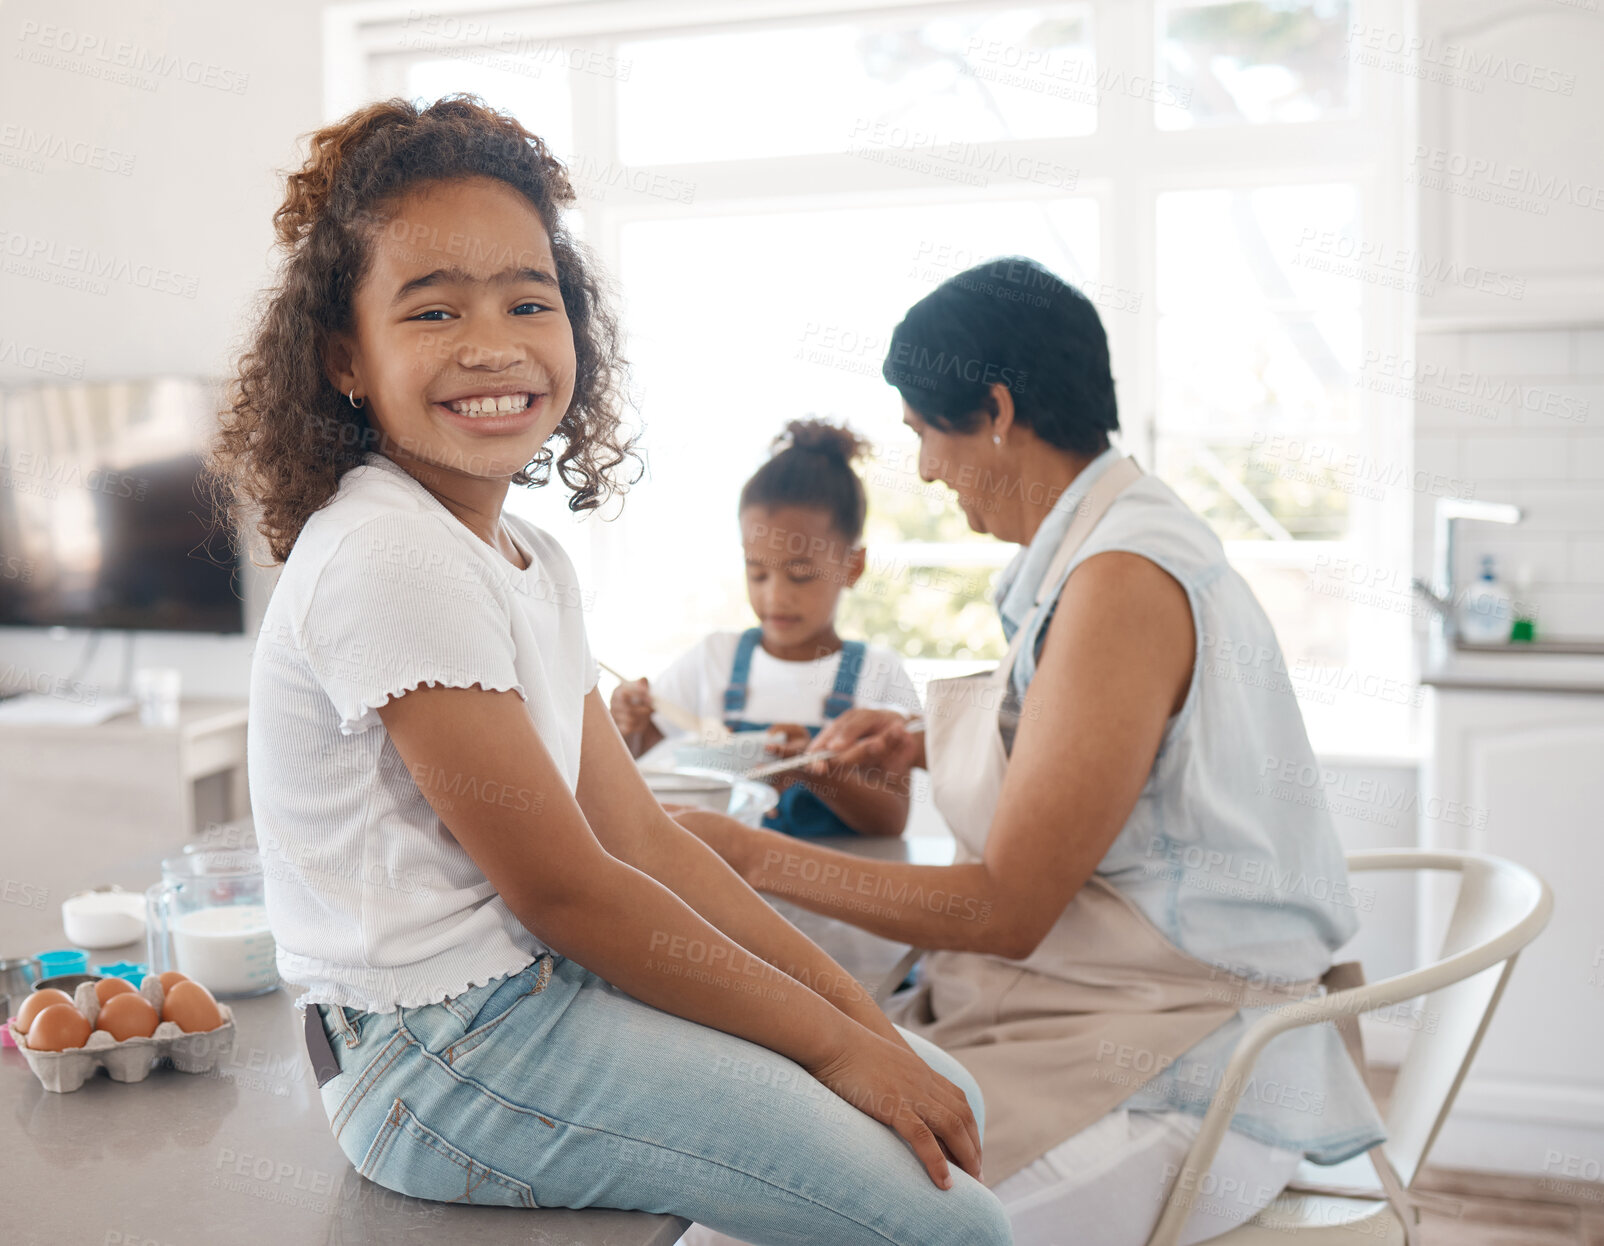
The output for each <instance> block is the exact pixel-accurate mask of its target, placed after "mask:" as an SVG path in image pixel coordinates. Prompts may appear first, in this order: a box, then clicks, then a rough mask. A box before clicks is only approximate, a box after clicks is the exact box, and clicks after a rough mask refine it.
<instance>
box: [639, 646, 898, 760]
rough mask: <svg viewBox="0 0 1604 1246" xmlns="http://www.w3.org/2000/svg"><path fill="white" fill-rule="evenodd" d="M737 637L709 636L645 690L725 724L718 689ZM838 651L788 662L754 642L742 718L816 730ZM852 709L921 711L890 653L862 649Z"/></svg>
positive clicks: (655, 718) (674, 731) (725, 682)
mask: <svg viewBox="0 0 1604 1246" xmlns="http://www.w3.org/2000/svg"><path fill="white" fill-rule="evenodd" d="M741 635H742V633H740V632H714V633H712V634H711V635H709V636H705V637H703V638H702V640H701V641H699V642H698V643H697V644H695V645H694V646H692V647H691V648H690V649H688V650H686V652H684V653H682V654H681V655H680V656H679V657H677V658H675V659H674V661H673V662H672V663H670V664H669V666H668V667H667V668H666V669H665V670H664V671H663V673H662V674H660V675H658V676H657V677H656V678H655V679H649V680H647V689H648V691H650V692H651V693H652V694H653V695H654V696H660V697H663V698H665V699H666V700H669V701H672V702H674V703H675V704H676V705H680V706H683V707H684V708H686V709H688V710H691V711H692V712H693V713H696V714H697V715H699V716H701V717H703V718H713V719H717V720H718V721H719V722H723V721H724V690H725V689H726V688H727V687H729V683H730V671H731V670H732V668H733V667H734V665H735V648H736V646H737V645H738V644H739V643H740V639H741ZM841 653H842V651H841V650H839V649H837V650H836V651H835V652H834V653H832V654H828V655H826V656H825V657H822V658H817V659H814V660H813V661H808V662H787V661H783V660H782V659H780V658H776V657H774V656H773V655H772V654H770V653H769V652H768V651H767V650H766V649H764V648H763V646H762V645H761V644H759V645H758V646H757V647H756V648H754V649H753V650H752V666H751V669H750V671H748V673H747V680H746V708H745V709H743V710H742V711H741V712H740V716H741V718H743V719H745V720H746V721H747V722H759V723H798V724H800V725H801V726H804V727H822V726H823V725H824V702H825V700H826V698H828V697H829V695H830V690H831V689H832V688H834V687H835V676H836V672H837V671H838V670H839V669H840V667H841ZM852 703H853V704H854V705H858V706H863V707H864V708H866V709H893V710H898V711H900V712H901V713H904V714H916V713H918V712H919V693H918V692H917V691H916V690H915V688H914V686H913V680H911V679H910V678H908V672H907V670H906V669H905V668H904V667H903V665H902V659H901V658H900V657H899V656H898V655H897V653H896V651H895V650H892V649H888V648H886V647H885V646H884V645H869V646H868V647H867V651H866V652H865V653H864V655H863V665H862V667H861V668H860V669H859V672H858V686H857V690H856V691H855V692H854V693H853V694H852ZM652 722H653V723H654V724H656V726H657V729H658V730H659V731H661V732H662V733H663V735H664V736H665V737H666V738H672V737H674V736H678V735H685V734H687V733H686V731H685V730H684V729H683V728H681V727H676V726H675V725H674V724H673V723H671V722H669V721H668V720H667V719H666V718H664V717H663V716H662V714H653V715H652Z"/></svg>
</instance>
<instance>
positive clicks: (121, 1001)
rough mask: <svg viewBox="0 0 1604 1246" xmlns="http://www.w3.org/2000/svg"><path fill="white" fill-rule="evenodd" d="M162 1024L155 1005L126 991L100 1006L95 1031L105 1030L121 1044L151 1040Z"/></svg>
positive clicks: (134, 992) (136, 993)
mask: <svg viewBox="0 0 1604 1246" xmlns="http://www.w3.org/2000/svg"><path fill="white" fill-rule="evenodd" d="M160 1022H161V1018H160V1017H158V1016H157V1015H156V1007H155V1005H154V1004H152V1003H151V1002H150V1001H149V1000H148V999H146V998H145V997H144V996H143V995H141V994H139V993H138V992H137V991H124V992H121V993H120V994H117V995H113V996H112V997H111V998H110V999H109V1000H107V1001H106V1002H105V1003H104V1004H102V1005H101V1006H100V1020H98V1021H96V1022H95V1029H97V1030H105V1031H106V1033H108V1034H110V1035H111V1036H112V1037H113V1038H115V1039H116V1040H117V1041H118V1042H119V1043H120V1042H122V1041H123V1039H125V1038H149V1037H150V1036H151V1035H152V1034H154V1033H155V1032H156V1026H157V1025H158V1024H160Z"/></svg>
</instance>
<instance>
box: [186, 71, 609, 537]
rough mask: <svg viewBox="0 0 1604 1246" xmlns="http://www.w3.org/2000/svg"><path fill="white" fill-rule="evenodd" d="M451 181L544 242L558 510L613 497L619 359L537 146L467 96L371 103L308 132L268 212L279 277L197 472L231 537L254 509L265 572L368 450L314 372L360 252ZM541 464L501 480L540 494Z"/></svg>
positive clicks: (589, 270)
mask: <svg viewBox="0 0 1604 1246" xmlns="http://www.w3.org/2000/svg"><path fill="white" fill-rule="evenodd" d="M466 177H490V178H495V179H496V180H498V181H501V182H505V183H506V184H507V185H508V186H510V187H512V188H513V189H514V190H516V191H518V192H519V193H520V194H522V195H523V196H524V198H525V199H527V200H528V201H529V203H530V204H531V205H532V206H533V207H534V209H535V211H536V212H538V213H539V214H540V219H541V222H542V224H544V225H545V227H546V233H547V234H548V235H549V236H550V239H551V252H552V258H553V260H554V261H555V262H556V266H557V282H558V286H559V288H560V290H561V292H562V299H563V304H564V307H565V309H566V311H567V313H568V320H569V323H570V325H571V326H572V329H573V335H574V359H575V364H576V369H575V375H574V395H573V400H572V401H571V402H570V403H569V406H568V410H567V412H566V413H565V414H564V415H563V418H562V421H561V422H560V423H559V424H558V425H557V429H556V431H557V433H558V434H560V435H561V436H562V438H563V439H564V446H563V450H562V453H561V455H560V456H559V457H557V458H556V468H557V472H558V474H559V475H560V476H561V477H562V479H563V483H564V484H566V485H567V486H568V488H569V489H570V490H571V491H572V495H571V496H570V497H569V499H568V507H569V509H570V510H575V511H580V510H590V509H593V508H595V507H597V506H600V505H602V504H603V503H604V502H606V501H607V500H608V498H609V497H610V496H611V495H612V494H613V493H615V492H617V493H621V492H623V486H624V483H625V482H620V481H617V480H614V479H613V478H612V470H613V469H614V468H616V467H617V466H618V465H619V464H621V463H622V462H623V461H624V460H625V458H626V457H635V455H634V450H633V443H632V442H631V441H628V440H626V439H624V438H623V436H622V435H621V432H620V429H621V423H620V407H621V405H622V400H623V395H624V387H625V361H624V359H623V357H622V355H621V353H620V345H619V331H618V323H617V320H616V318H615V317H614V315H613V312H612V311H611V310H610V308H609V307H608V305H607V302H606V299H605V297H604V283H603V279H602V276H601V273H600V271H599V270H598V269H597V267H596V264H595V260H594V259H593V258H592V257H591V255H590V253H589V251H588V250H586V248H584V247H583V246H582V244H580V243H579V242H578V241H577V240H575V239H574V238H573V237H572V236H571V235H570V234H569V233H568V231H567V230H566V229H565V228H564V226H563V223H562V219H561V217H560V215H559V213H560V210H561V208H562V207H563V206H565V205H567V204H570V203H573V202H574V191H573V187H572V186H571V185H570V183H569V180H568V174H567V171H566V170H565V169H564V168H563V165H562V164H561V162H560V161H558V160H557V158H556V157H554V156H553V155H552V154H551V152H550V151H549V150H548V149H547V147H546V145H545V143H544V142H542V141H541V139H540V138H538V137H537V136H536V135H534V134H531V133H530V132H529V131H528V130H526V129H524V127H523V126H521V125H520V124H519V123H518V122H517V121H515V120H514V119H513V118H512V117H511V116H509V115H507V114H505V113H501V112H498V111H496V110H495V109H493V108H490V107H489V106H487V105H486V104H485V103H484V102H483V101H482V100H481V99H480V98H479V97H478V96H476V95H471V94H466V93H459V94H454V95H448V96H445V97H443V98H441V99H440V100H438V101H436V102H435V103H433V104H429V105H426V106H420V105H415V104H412V103H410V102H408V101H407V100H403V99H390V100H383V101H380V102H378V103H373V104H369V105H367V106H366V107H364V108H360V109H358V110H357V111H356V112H354V113H352V114H351V115H350V116H348V117H346V118H344V119H343V120H340V121H337V122H335V123H334V124H332V125H328V126H325V127H324V128H322V129H321V130H318V131H317V132H316V133H314V134H313V135H312V136H311V144H310V151H309V154H308V156H307V159H306V162H305V164H303V165H302V167H301V168H300V169H298V170H296V171H294V172H292V173H290V174H289V175H288V181H287V185H286V191H285V196H284V202H283V203H282V204H281V205H280V206H279V209H278V211H276V212H275V213H274V214H273V227H274V232H275V233H276V235H277V238H278V245H279V247H280V248H281V249H282V250H283V251H284V253H285V254H284V257H283V260H282V263H281V267H280V270H279V279H278V282H277V284H276V285H275V286H274V287H273V288H272V289H270V290H268V291H267V292H266V294H265V295H264V299H263V305H262V307H261V310H260V312H259V315H258V317H257V321H256V327H255V329H254V331H253V333H252V337H251V340H250V342H249V345H248V348H247V349H246V350H245V352H244V353H243V354H242V355H241V357H240V360H239V365H238V371H237V375H236V376H235V377H234V379H233V382H232V383H231V385H230V387H229V393H228V397H227V400H226V401H227V406H226V408H225V409H224V410H223V411H222V412H221V428H220V431H219V433H218V436H217V439H216V441H215V443H214V444H213V447H212V453H211V457H210V460H209V464H208V466H209V468H210V473H209V475H210V479H211V481H212V483H213V487H214V489H215V491H216V492H217V493H218V494H219V495H220V499H219V500H220V501H221V502H222V503H223V504H224V505H226V506H228V507H229V509H230V510H232V512H233V514H234V518H235V520H236V525H237V530H240V531H242V530H243V528H244V526H245V523H246V521H247V519H248V512H249V511H250V510H251V509H252V508H253V507H254V508H255V509H256V510H257V511H258V512H259V513H258V515H257V524H256V527H257V530H258V531H260V532H261V534H262V535H263V536H264V537H265V538H266V539H267V544H268V549H269V551H270V552H271V554H272V556H273V559H274V561H276V562H283V561H284V560H285V559H286V558H288V557H289V553H290V549H291V548H292V547H293V546H294V544H295V538H296V537H297V536H299V535H300V532H301V529H302V527H303V526H305V524H306V521H307V519H308V518H310V517H311V515H312V513H313V512H314V511H316V510H317V509H318V508H319V507H321V506H323V505H324V504H325V503H326V502H328V501H329V500H330V499H331V498H332V497H333V496H334V494H335V491H336V490H337V489H338V488H339V483H340V477H341V476H343V475H344V474H345V473H346V472H347V471H349V470H350V469H351V468H353V467H356V466H357V465H358V464H360V463H361V462H362V457H363V455H364V454H366V453H367V452H368V451H369V450H374V449H377V448H378V446H379V440H380V439H379V430H378V429H376V428H374V427H372V426H371V425H370V424H369V422H368V419H367V411H366V410H365V409H362V410H359V409H355V408H353V407H352V406H351V405H350V403H349V402H347V400H346V396H345V395H344V394H342V393H339V392H338V391H337V390H336V389H335V388H334V386H333V385H331V384H330V383H329V380H328V377H327V375H326V374H325V372H324V351H325V349H326V347H327V345H328V342H329V339H330V337H331V335H333V334H335V333H340V332H347V331H350V330H352V329H353V328H354V320H353V313H352V300H353V298H354V296H355V294H356V292H357V289H358V288H359V287H360V285H361V283H362V280H363V278H364V277H365V276H366V274H367V272H368V268H369V265H370V263H371V255H372V244H373V242H374V240H375V239H376V238H377V236H378V235H379V234H380V233H381V232H382V230H383V229H384V228H386V227H387V226H388V225H390V224H391V218H392V216H393V213H394V211H395V209H396V207H397V205H398V203H399V201H400V200H401V198H402V197H403V196H404V195H405V194H406V193H407V192H409V191H412V190H414V189H417V188H418V187H420V186H423V185H425V184H428V183H438V182H444V181H451V180H455V179H458V178H466ZM552 461H553V455H552V451H551V450H550V449H548V448H542V449H541V450H540V452H539V453H538V454H537V455H536V456H535V458H534V459H533V460H531V462H530V463H529V464H528V465H526V466H525V468H524V469H523V470H522V471H520V472H518V474H517V475H515V476H514V477H513V482H514V483H515V484H520V485H543V484H545V483H547V481H548V480H549V479H550V472H551V467H552ZM638 478H639V474H638V473H637V475H636V477H635V479H638Z"/></svg>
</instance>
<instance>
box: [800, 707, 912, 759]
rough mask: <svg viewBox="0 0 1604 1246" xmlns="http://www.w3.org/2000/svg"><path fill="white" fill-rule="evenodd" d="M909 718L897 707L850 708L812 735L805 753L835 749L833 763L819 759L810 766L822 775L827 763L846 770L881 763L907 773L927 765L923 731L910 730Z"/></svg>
mask: <svg viewBox="0 0 1604 1246" xmlns="http://www.w3.org/2000/svg"><path fill="white" fill-rule="evenodd" d="M909 721H911V720H910V718H909V716H908V715H906V714H899V713H897V711H896V710H871V709H861V708H859V709H850V710H848V711H847V712H846V713H844V714H842V715H841V716H840V717H839V718H835V719H832V720H831V721H830V722H828V723H826V724H825V726H824V729H823V730H822V731H820V732H819V734H818V735H816V736H814V737H813V743H812V744H810V745H808V747H807V749H806V750H805V751H806V752H809V753H817V752H820V751H821V750H823V749H834V750H836V756H835V758H834V759H833V760H832V761H830V762H823V761H817V762H814V763H813V764H812V765H811V766H809V767H808V770H809V772H810V773H812V774H823V773H824V772H825V769H826V766H830V767H834V768H835V769H837V770H845V769H848V768H850V767H852V766H865V767H867V766H871V765H878V766H881V767H884V768H885V769H886V770H894V771H897V772H898V773H901V774H906V773H907V772H908V771H910V770H912V769H913V768H914V767H915V766H923V765H924V764H925V737H924V732H922V731H909V730H908V723H909Z"/></svg>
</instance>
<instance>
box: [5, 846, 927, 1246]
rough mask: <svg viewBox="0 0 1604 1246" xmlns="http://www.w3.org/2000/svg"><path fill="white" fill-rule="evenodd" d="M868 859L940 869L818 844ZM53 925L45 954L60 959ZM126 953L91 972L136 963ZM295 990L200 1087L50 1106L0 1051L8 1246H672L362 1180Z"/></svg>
mask: <svg viewBox="0 0 1604 1246" xmlns="http://www.w3.org/2000/svg"><path fill="white" fill-rule="evenodd" d="M821 842H824V843H828V844H830V845H831V846H834V847H840V848H842V849H844V850H847V851H852V852H856V853H859V854H861V855H865V856H873V857H877V858H882V859H891V860H915V861H921V862H926V863H930V864H944V863H946V862H948V861H950V860H951V858H952V844H951V841H948V840H919V839H916V840H911V841H908V840H901V839H892V840H885V839H857V838H850V839H843V840H825V841H821ZM775 905H776V908H778V909H779V910H780V911H781V912H783V913H785V914H786V916H787V917H788V918H790V919H791V920H792V921H794V922H795V923H796V924H797V925H799V926H800V927H801V928H802V929H804V930H805V931H807V933H808V934H809V935H810V936H811V937H812V938H814V939H815V940H816V941H817V942H819V943H820V944H821V946H823V947H824V948H825V949H826V950H827V951H828V952H830V954H831V955H832V956H834V957H835V958H836V959H837V960H838V961H840V962H841V964H842V965H843V966H844V967H845V968H846V969H847V970H848V971H849V972H851V973H852V974H854V975H855V976H856V977H858V978H859V979H860V980H861V981H863V982H864V983H865V984H866V985H868V986H869V987H870V988H871V989H874V988H880V987H889V986H892V985H895V982H894V981H892V980H891V978H892V976H893V975H895V977H896V978H898V979H900V971H899V965H900V962H901V960H902V957H903V955H904V953H905V952H906V951H907V949H906V947H904V946H903V945H900V944H896V943H892V942H888V941H887V940H884V939H879V938H877V937H875V936H874V935H870V934H867V933H865V932H864V931H861V930H858V929H857V928H855V927H850V926H846V925H844V924H842V923H840V922H837V921H834V920H833V919H829V918H822V917H818V916H817V915H815V914H811V913H807V912H806V911H805V910H801V909H798V908H796V907H795V906H793V905H791V904H789V903H788V902H785V901H775ZM64 944H65V938H64V936H63V935H62V932H61V930H60V928H59V925H58V926H57V927H56V930H55V938H54V941H51V940H49V939H47V940H45V941H44V942H42V943H40V944H39V945H38V947H30V949H29V950H32V951H38V950H42V949H43V948H44V947H47V946H49V947H59V946H64ZM143 957H144V948H143V947H142V946H140V945H137V944H135V945H129V946H127V947H125V948H113V949H107V950H105V951H103V952H94V953H91V954H90V964H91V965H94V964H101V963H106V962H110V961H115V960H119V959H128V960H136V961H137V960H142V959H143ZM299 994H300V988H298V987H288V986H287V987H283V988H281V989H279V990H277V991H274V992H272V993H271V994H268V995H264V996H259V997H257V998H255V999H243V1000H230V1001H227V1002H228V1003H229V1006H230V1007H231V1008H232V1009H233V1010H234V1019H235V1026H236V1035H235V1042H234V1047H233V1050H232V1051H231V1052H230V1053H229V1054H227V1055H225V1056H224V1058H223V1061H222V1063H221V1064H220V1065H219V1066H218V1068H217V1069H216V1070H215V1071H214V1072H213V1073H210V1074H204V1075H196V1074H187V1073H179V1072H177V1071H175V1070H173V1069H170V1068H158V1069H156V1070H154V1071H152V1073H151V1074H150V1076H149V1077H148V1078H147V1079H146V1080H144V1081H142V1082H135V1083H129V1084H121V1083H117V1082H113V1081H111V1079H110V1078H108V1077H106V1076H105V1075H104V1074H100V1073H97V1074H96V1075H95V1076H94V1077H93V1078H91V1079H90V1080H89V1081H88V1082H86V1083H85V1084H84V1086H83V1088H82V1089H80V1090H77V1091H74V1092H72V1093H70V1094H54V1093H52V1092H50V1091H47V1090H45V1089H44V1087H43V1086H41V1085H40V1084H39V1082H38V1080H37V1079H36V1078H35V1077H34V1076H33V1074H32V1072H31V1071H30V1070H29V1068H28V1066H27V1062H26V1060H25V1059H24V1058H23V1055H22V1053H21V1052H19V1051H16V1050H14V1049H11V1048H6V1049H4V1050H0V1093H3V1096H4V1104H5V1107H4V1111H3V1112H0V1154H3V1155H4V1156H5V1173H6V1181H5V1187H4V1188H5V1191H6V1193H7V1195H8V1197H6V1198H5V1199H4V1218H5V1227H4V1228H3V1229H0V1240H4V1241H5V1242H6V1243H7V1244H8V1246H10V1244H12V1243H15V1244H17V1246H63V1244H64V1243H94V1244H95V1246H216V1243H218V1242H224V1241H227V1242H238V1243H242V1244H245V1246H254V1243H258V1242H285V1243H293V1244H294V1246H334V1244H335V1243H338V1244H340V1246H396V1244H397V1243H405V1242H417V1243H420V1246H423V1244H426V1246H437V1244H438V1243H449V1242H473V1243H474V1246H496V1244H497V1243H503V1242H505V1243H514V1242H516V1243H521V1244H528V1243H548V1244H550V1246H589V1244H591V1243H594V1244H596V1246H602V1244H604V1243H605V1244H606V1246H670V1244H671V1243H673V1242H675V1241H677V1240H678V1239H679V1237H680V1235H681V1234H682V1233H683V1232H684V1230H685V1229H686V1227H687V1225H688V1222H687V1221H685V1220H683V1219H682V1218H680V1217H677V1216H661V1215H648V1214H646V1213H642V1212H626V1211H611V1210H601V1209H592V1210H586V1211H571V1210H563V1209H541V1210H538V1211H525V1210H520V1209H515V1208H505V1207H470V1206H465V1205H460V1204H448V1203H433V1202H427V1201H423V1200H419V1199H413V1198H408V1197H405V1196H403V1195H400V1194H396V1193H394V1192H392V1191H390V1190H386V1189H384V1188H383V1187H381V1186H378V1185H375V1184H374V1183H373V1182H371V1181H368V1180H367V1179H366V1178H364V1177H362V1176H360V1175H359V1174H358V1173H357V1172H356V1171H355V1169H353V1168H352V1167H351V1165H350V1163H349V1162H348V1161H347V1160H346V1158H345V1155H344V1154H343V1153H342V1152H341V1151H340V1149H339V1146H338V1145H337V1144H336V1143H335V1141H334V1137H333V1135H332V1133H331V1132H330V1130H329V1125H328V1118H327V1117H326V1116H325V1114H324V1110H323V1104H322V1101H321V1099H320V1098H319V1096H318V1088H317V1082H316V1080H315V1079H314V1077H313V1075H312V1069H311V1065H310V1063H309V1061H308V1058H307V1054H306V1046H305V1041H304V1037H303V1031H302V1028H301V1026H300V1024H299V1023H298V1020H297V1017H296V1013H295V1009H294V1007H293V1000H294V999H295V997H296V996H297V995H299Z"/></svg>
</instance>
